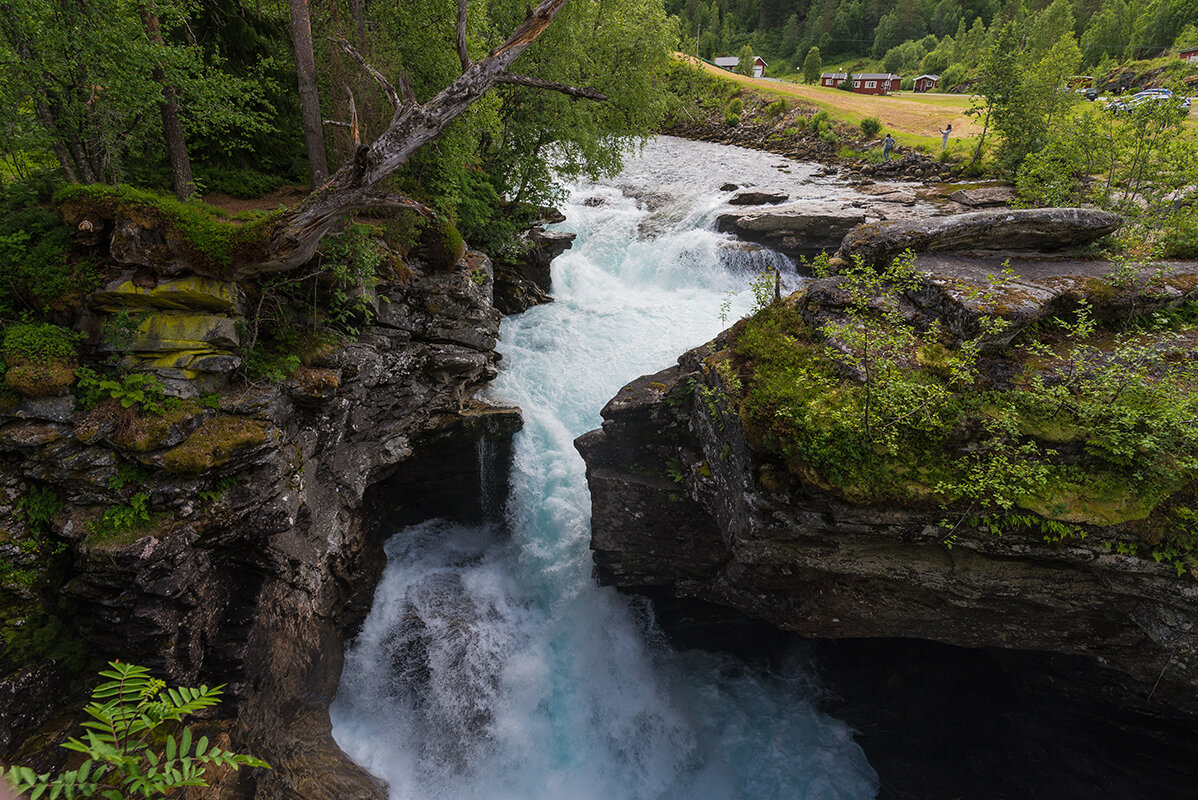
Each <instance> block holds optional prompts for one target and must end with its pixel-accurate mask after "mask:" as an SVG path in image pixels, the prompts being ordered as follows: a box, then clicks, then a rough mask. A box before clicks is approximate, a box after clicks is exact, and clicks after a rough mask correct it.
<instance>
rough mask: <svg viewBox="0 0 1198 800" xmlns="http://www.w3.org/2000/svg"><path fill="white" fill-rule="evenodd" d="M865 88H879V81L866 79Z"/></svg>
mask: <svg viewBox="0 0 1198 800" xmlns="http://www.w3.org/2000/svg"><path fill="white" fill-rule="evenodd" d="M865 88H866V89H877V88H878V82H877V81H866V82H865Z"/></svg>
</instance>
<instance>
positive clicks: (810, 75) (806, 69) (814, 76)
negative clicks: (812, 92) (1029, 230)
mask: <svg viewBox="0 0 1198 800" xmlns="http://www.w3.org/2000/svg"><path fill="white" fill-rule="evenodd" d="M823 68H824V62H823V59H822V58H821V57H820V54H819V48H818V47H812V48H811V49H810V50H808V51H807V56H806V58H804V59H803V83H816V82H818V81H819V76H820V73H821V72H822V70H823Z"/></svg>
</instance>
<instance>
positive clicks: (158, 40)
mask: <svg viewBox="0 0 1198 800" xmlns="http://www.w3.org/2000/svg"><path fill="white" fill-rule="evenodd" d="M141 18H142V21H143V22H144V23H145V26H146V35H147V36H149V38H150V41H151V42H152V43H154V44H156V45H159V46H161V45H162V44H163V41H162V26H161V24H160V22H159V20H158V11H157V10H156V9H155V5H154V2H153V0H150V2H147V3H145V4H144V5H143V6H142V7H141ZM150 75H151V77H152V78H153V79H154V81H155V82H156V83H158V84H159V86H161V87H162V102H160V103H159V104H158V108H159V112H160V113H161V115H162V134H163V138H165V139H166V151H167V153H168V154H169V156H170V161H171V183H172V184H173V185H174V187H175V196H176V197H178V198H179V199H180V200H186V199H187V198H189V197H191V196H192V195H193V194H195V191H196V185H195V179H194V178H192V175H191V157H190V156H188V154H187V140H186V139H185V138H184V137H183V123H182V122H181V121H180V119H179V102H178V96H177V95H178V92H177V90H176V89H175V87H174V86H172V85H170V84H168V83H166V71H165V70H164V69H163V67H162V66H161V65H157V66H155V67H154V69H153V71H152V72H151V73H150Z"/></svg>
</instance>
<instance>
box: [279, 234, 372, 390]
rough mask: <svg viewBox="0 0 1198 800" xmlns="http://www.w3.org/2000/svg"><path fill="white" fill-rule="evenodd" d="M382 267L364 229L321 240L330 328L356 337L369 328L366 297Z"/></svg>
mask: <svg viewBox="0 0 1198 800" xmlns="http://www.w3.org/2000/svg"><path fill="white" fill-rule="evenodd" d="M382 263H383V250H382V248H381V247H380V246H379V244H378V243H377V242H375V240H374V232H373V231H372V230H371V229H370V228H369V227H367V226H365V225H350V226H349V227H348V228H346V229H345V231H344V232H343V233H341V234H339V235H337V236H328V237H325V239H324V241H322V242H321V262H320V266H321V269H322V270H323V271H324V272H325V273H326V274H327V275H328V276H329V278H330V279H331V280H332V290H331V292H330V296H329V303H328V322H329V323H330V324H331V325H333V326H334V327H336V328H337V329H339V330H341V331H343V332H345V333H347V334H349V335H350V336H356V335H357V334H358V333H359V332H360V327H359V326H360V325H369V324H370V320H371V319H372V318H373V316H374V311H373V310H372V308H371V305H370V297H371V296H372V295H373V292H374V285H375V283H376V282H377V279H376V277H375V270H377V269H378V268H379V265H380V264H382ZM293 371H294V370H293Z"/></svg>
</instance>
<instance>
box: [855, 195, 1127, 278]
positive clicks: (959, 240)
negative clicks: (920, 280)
mask: <svg viewBox="0 0 1198 800" xmlns="http://www.w3.org/2000/svg"><path fill="white" fill-rule="evenodd" d="M1121 223H1122V220H1120V219H1119V217H1117V216H1116V215H1114V214H1111V213H1110V212H1107V211H1100V210H1098V209H1085V208H1034V209H1019V210H1004V211H975V212H971V213H968V214H954V215H950V216H943V217H930V218H926V219H915V220H901V221H890V222H879V223H873V224H870V225H863V226H861V227H859V228H857V229H855V230H853V231H852V232H851V233H850V234H849V235H847V236H845V237H844V241H843V242H842V243H841V246H840V250H839V251H838V252H837V256H838V257H839V258H841V259H844V260H846V261H847V260H848V259H850V258H860V259H862V260H863V261H864V262H865V263H867V264H871V265H874V266H878V265H883V264H885V263H887V262H888V261H889V260H890V259H892V258H894V257H895V256H896V255H898V254H899V253H901V252H902V251H904V250H913V251H914V252H916V253H927V252H963V251H974V250H992V251H993V250H997V251H1034V252H1051V251H1060V250H1065V249H1068V248H1070V247H1078V246H1081V245H1086V244H1089V243H1091V242H1094V241H1097V240H1098V239H1101V238H1102V237H1103V236H1106V235H1108V234H1110V233H1113V232H1114V231H1115V230H1117V229H1118V228H1119V225H1120V224H1121Z"/></svg>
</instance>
